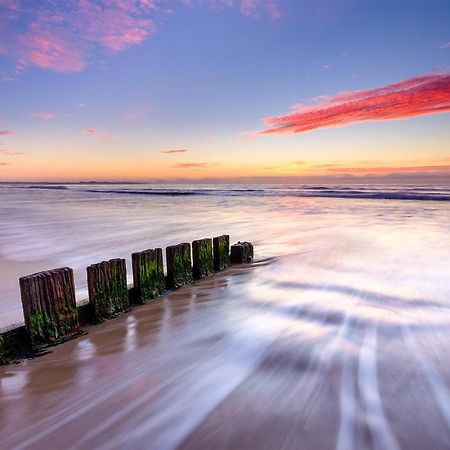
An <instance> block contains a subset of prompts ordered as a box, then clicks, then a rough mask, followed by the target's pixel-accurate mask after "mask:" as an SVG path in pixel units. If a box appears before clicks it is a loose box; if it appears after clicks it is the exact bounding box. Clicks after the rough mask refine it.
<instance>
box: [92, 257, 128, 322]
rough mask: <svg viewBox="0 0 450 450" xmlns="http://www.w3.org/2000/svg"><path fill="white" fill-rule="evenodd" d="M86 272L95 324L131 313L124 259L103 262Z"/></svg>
mask: <svg viewBox="0 0 450 450" xmlns="http://www.w3.org/2000/svg"><path fill="white" fill-rule="evenodd" d="M86 270H87V280H88V290H89V304H90V305H91V319H92V322H93V323H100V322H103V321H104V320H105V319H112V318H113V317H116V316H118V315H120V314H123V313H125V312H127V311H129V309H130V302H129V300H128V288H127V269H126V266H125V260H124V259H111V260H110V261H103V262H101V263H99V264H93V265H91V266H89V267H88V268H87V269H86Z"/></svg>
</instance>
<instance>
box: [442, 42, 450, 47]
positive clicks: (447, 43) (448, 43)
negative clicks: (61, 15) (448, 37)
mask: <svg viewBox="0 0 450 450" xmlns="http://www.w3.org/2000/svg"><path fill="white" fill-rule="evenodd" d="M449 47H450V41H449V42H446V43H445V44H442V45H440V46H439V48H449Z"/></svg>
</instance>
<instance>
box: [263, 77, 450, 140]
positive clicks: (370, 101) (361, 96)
mask: <svg viewBox="0 0 450 450" xmlns="http://www.w3.org/2000/svg"><path fill="white" fill-rule="evenodd" d="M319 99H320V100H319V103H318V104H313V105H304V104H298V105H295V111H294V112H293V113H290V114H287V115H284V116H279V117H269V118H266V119H265V120H264V122H265V124H266V125H267V126H268V127H269V128H267V129H265V130H262V131H259V132H257V133H256V134H287V133H304V132H306V131H311V130H315V129H319V128H326V127H336V126H345V125H349V124H353V123H360V122H367V121H375V120H377V121H378V120H392V119H406V118H409V117H415V116H419V115H424V114H438V113H444V112H449V111H450V74H448V73H447V74H428V75H423V76H420V77H416V78H410V79H407V80H403V81H400V82H398V83H394V84H390V85H387V86H383V87H380V88H375V89H368V90H362V91H353V92H343V93H340V94H338V95H336V96H334V97H330V96H321V97H319Z"/></svg>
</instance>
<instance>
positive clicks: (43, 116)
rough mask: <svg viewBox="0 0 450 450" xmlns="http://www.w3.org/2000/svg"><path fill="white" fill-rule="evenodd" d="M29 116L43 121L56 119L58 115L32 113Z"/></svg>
mask: <svg viewBox="0 0 450 450" xmlns="http://www.w3.org/2000/svg"><path fill="white" fill-rule="evenodd" d="M28 115H29V116H30V117H34V118H36V119H42V120H51V119H54V118H55V117H56V114H53V113H50V112H42V113H38V112H30V113H28Z"/></svg>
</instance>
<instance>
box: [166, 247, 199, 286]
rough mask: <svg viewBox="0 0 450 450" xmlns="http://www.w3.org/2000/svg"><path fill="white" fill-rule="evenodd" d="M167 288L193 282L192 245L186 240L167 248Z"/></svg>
mask: <svg viewBox="0 0 450 450" xmlns="http://www.w3.org/2000/svg"><path fill="white" fill-rule="evenodd" d="M166 262H167V283H166V285H167V288H179V287H180V286H183V284H189V283H192V282H193V281H194V280H193V277H192V266H191V246H190V244H189V243H187V242H184V243H182V244H178V245H170V246H169V247H167V248H166Z"/></svg>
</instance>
